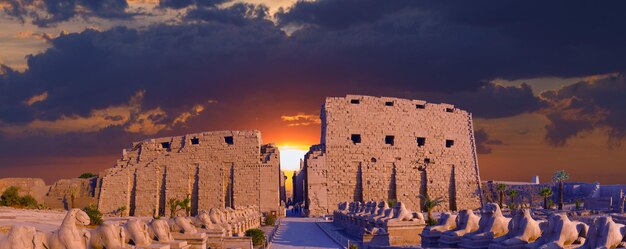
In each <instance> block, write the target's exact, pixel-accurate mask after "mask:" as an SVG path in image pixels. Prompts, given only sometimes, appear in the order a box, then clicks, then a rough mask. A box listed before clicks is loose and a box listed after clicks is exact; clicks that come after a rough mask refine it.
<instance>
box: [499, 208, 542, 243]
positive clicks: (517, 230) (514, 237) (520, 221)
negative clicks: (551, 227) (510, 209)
mask: <svg viewBox="0 0 626 249" xmlns="http://www.w3.org/2000/svg"><path fill="white" fill-rule="evenodd" d="M539 237H541V228H540V226H539V222H538V221H536V220H535V219H534V218H533V217H532V215H531V213H530V209H518V210H516V211H515V215H514V216H513V218H512V219H511V221H510V222H509V232H508V233H507V234H505V235H504V236H501V237H499V238H496V239H494V240H493V242H492V243H491V244H490V245H489V249H500V248H523V247H524V246H525V245H527V244H528V243H532V242H534V241H536V240H537V239H539Z"/></svg>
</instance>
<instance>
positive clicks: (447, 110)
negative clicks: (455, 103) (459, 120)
mask: <svg viewBox="0 0 626 249" xmlns="http://www.w3.org/2000/svg"><path fill="white" fill-rule="evenodd" d="M446 112H454V108H446Z"/></svg>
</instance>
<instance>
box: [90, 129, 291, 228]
mask: <svg viewBox="0 0 626 249" xmlns="http://www.w3.org/2000/svg"><path fill="white" fill-rule="evenodd" d="M279 167H280V166H279V152H278V148H277V147H276V146H274V145H272V144H267V145H262V140H261V133H260V132H259V131H215V132H202V133H195V134H188V135H184V136H177V137H164V138H156V139H148V140H144V141H140V142H135V143H133V144H132V148H131V149H129V150H124V152H123V155H122V158H121V159H119V160H118V161H117V164H116V165H115V166H114V167H113V168H110V169H108V170H106V171H105V172H103V173H101V174H100V175H101V180H100V181H99V183H98V184H99V186H98V188H97V189H98V190H99V192H98V195H99V201H98V206H99V208H100V210H101V211H102V212H104V213H108V212H113V211H115V210H117V209H119V208H120V207H126V208H127V210H128V211H129V212H130V215H135V216H148V215H169V205H168V201H169V200H171V199H176V200H183V199H185V198H186V197H188V196H189V197H190V199H191V213H192V214H195V213H197V211H198V210H209V209H210V208H220V207H222V208H223V207H233V208H237V207H242V206H247V205H256V206H259V207H260V211H261V212H272V211H273V212H278V210H279V203H280V201H279V171H280V168H279Z"/></svg>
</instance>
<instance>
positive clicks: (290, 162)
mask: <svg viewBox="0 0 626 249" xmlns="http://www.w3.org/2000/svg"><path fill="white" fill-rule="evenodd" d="M278 149H279V150H280V168H281V170H289V171H293V170H299V169H300V160H301V159H304V154H306V153H307V151H308V150H307V148H306V147H305V146H291V145H287V146H278Z"/></svg>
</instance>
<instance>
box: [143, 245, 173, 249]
mask: <svg viewBox="0 0 626 249" xmlns="http://www.w3.org/2000/svg"><path fill="white" fill-rule="evenodd" d="M135 249H170V245H164V244H152V245H149V246H135Z"/></svg>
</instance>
